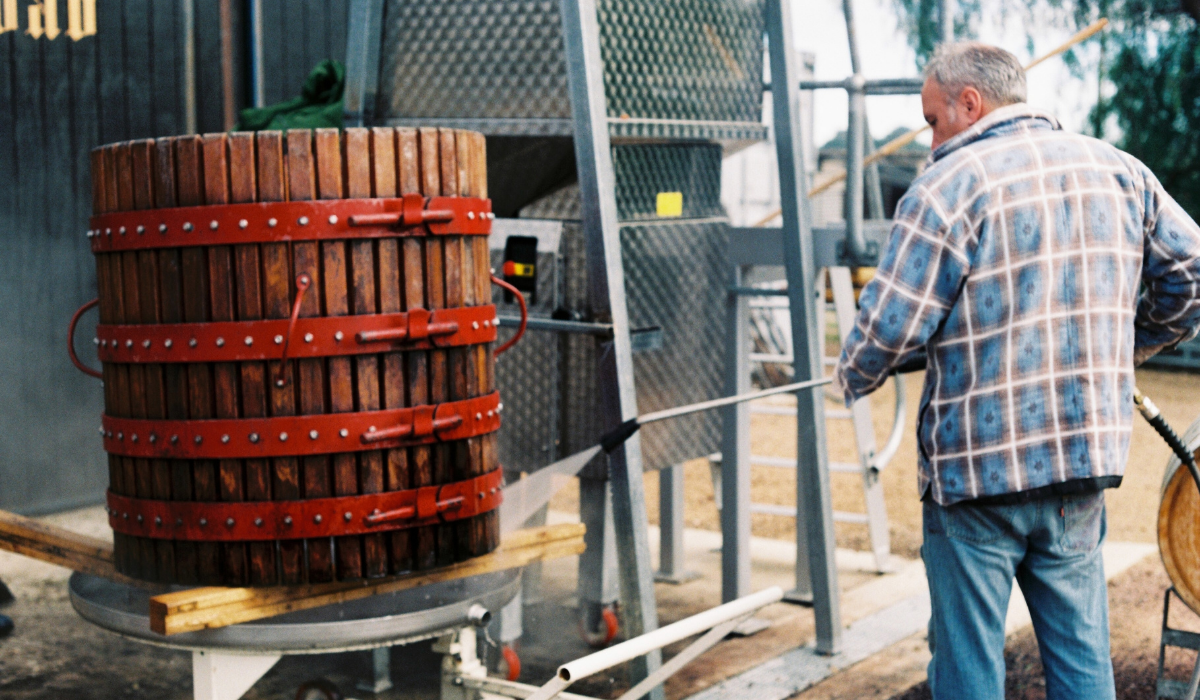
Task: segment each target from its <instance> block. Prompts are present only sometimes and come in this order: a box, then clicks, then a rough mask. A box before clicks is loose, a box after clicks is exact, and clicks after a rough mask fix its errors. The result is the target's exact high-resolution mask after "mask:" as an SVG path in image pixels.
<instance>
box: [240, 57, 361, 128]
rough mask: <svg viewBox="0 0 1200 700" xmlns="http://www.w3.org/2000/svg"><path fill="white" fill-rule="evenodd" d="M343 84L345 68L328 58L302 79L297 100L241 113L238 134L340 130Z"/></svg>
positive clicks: (344, 82)
mask: <svg viewBox="0 0 1200 700" xmlns="http://www.w3.org/2000/svg"><path fill="white" fill-rule="evenodd" d="M345 84H346V68H345V67H344V66H343V65H342V64H341V63H338V62H337V61H334V60H333V59H328V58H327V59H325V60H324V61H321V62H320V63H319V64H318V65H317V67H316V68H314V69H313V71H312V73H309V74H308V77H307V78H305V80H304V87H303V88H301V90H300V96H299V97H295V98H292V99H290V100H288V101H286V102H280V103H279V104H274V105H271V106H269V107H251V108H249V109H243V110H242V112H241V114H240V115H239V119H238V125H237V130H238V131H262V130H265V129H316V128H320V127H337V128H341V126H342V89H343V88H344V87H345Z"/></svg>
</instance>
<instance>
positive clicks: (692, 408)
mask: <svg viewBox="0 0 1200 700" xmlns="http://www.w3.org/2000/svg"><path fill="white" fill-rule="evenodd" d="M832 381H833V377H821V378H820V379H810V380H809V381H807V382H795V383H792V384H784V385H783V386H777V387H774V388H771V389H763V390H762V391H752V392H750V393H749V394H739V395H737V396H726V397H724V398H720V399H713V400H711V401H701V402H700V403H693V404H688V405H687V406H680V407H679V408H668V409H666V410H664V411H655V412H654V413H647V414H646V415H644V416H638V417H637V418H636V420H637V423H638V425H648V424H650V423H657V422H658V421H660V420H667V419H668V418H677V417H679V416H686V415H688V414H689V413H699V412H700V411H707V410H710V409H713V408H720V407H722V406H730V405H733V404H735V403H743V402H745V401H753V400H754V399H762V398H766V397H768V396H775V395H776V394H790V393H792V392H796V391H800V390H802V389H813V388H816V387H819V386H824V385H826V384H829V383H830V382H832Z"/></svg>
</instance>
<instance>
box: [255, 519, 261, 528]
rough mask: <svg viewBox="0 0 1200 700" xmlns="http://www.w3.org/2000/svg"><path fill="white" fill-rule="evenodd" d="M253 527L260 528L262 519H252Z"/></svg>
mask: <svg viewBox="0 0 1200 700" xmlns="http://www.w3.org/2000/svg"><path fill="white" fill-rule="evenodd" d="M254 527H262V518H255V519H254Z"/></svg>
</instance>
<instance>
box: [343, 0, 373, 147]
mask: <svg viewBox="0 0 1200 700" xmlns="http://www.w3.org/2000/svg"><path fill="white" fill-rule="evenodd" d="M382 41H383V0H351V2H350V11H349V20H348V27H347V32H346V82H345V88H344V90H343V93H342V114H343V122H344V123H345V125H346V126H348V127H349V126H367V125H368V124H370V123H371V119H372V118H373V117H374V116H375V91H376V88H377V87H378V84H379V45H380V43H381V42H382Z"/></svg>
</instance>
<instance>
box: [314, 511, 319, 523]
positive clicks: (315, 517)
mask: <svg viewBox="0 0 1200 700" xmlns="http://www.w3.org/2000/svg"><path fill="white" fill-rule="evenodd" d="M313 522H314V523H320V522H321V514H320V513H318V514H316V515H314V516H313Z"/></svg>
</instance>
